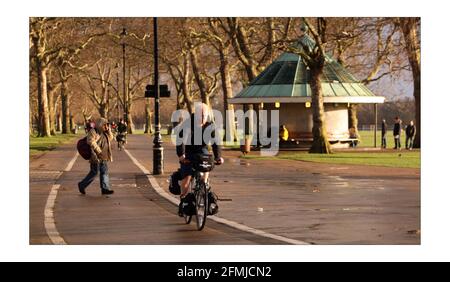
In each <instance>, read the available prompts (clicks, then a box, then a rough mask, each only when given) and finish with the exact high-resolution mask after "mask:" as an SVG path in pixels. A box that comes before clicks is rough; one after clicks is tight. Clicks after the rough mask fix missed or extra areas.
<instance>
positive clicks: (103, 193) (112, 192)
mask: <svg viewBox="0 0 450 282" xmlns="http://www.w3.org/2000/svg"><path fill="white" fill-rule="evenodd" d="M111 194H114V190H107V189H102V195H111Z"/></svg>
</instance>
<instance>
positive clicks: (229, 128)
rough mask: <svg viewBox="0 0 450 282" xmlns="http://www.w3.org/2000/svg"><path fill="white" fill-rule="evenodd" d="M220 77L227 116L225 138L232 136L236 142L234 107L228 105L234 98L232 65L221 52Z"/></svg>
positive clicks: (232, 139)
mask: <svg viewBox="0 0 450 282" xmlns="http://www.w3.org/2000/svg"><path fill="white" fill-rule="evenodd" d="M220 77H221V79H222V91H223V109H224V114H225V119H226V120H224V127H225V136H224V138H226V137H227V136H230V141H236V138H237V136H236V135H237V134H236V125H235V123H234V106H233V105H232V104H228V99H229V98H233V86H232V85H231V76H230V65H229V63H228V61H227V58H226V54H225V53H224V51H223V50H221V51H220Z"/></svg>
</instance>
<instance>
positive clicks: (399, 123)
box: [393, 117, 402, 150]
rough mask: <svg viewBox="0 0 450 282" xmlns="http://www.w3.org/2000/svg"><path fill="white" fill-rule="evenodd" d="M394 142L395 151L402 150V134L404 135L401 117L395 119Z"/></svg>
mask: <svg viewBox="0 0 450 282" xmlns="http://www.w3.org/2000/svg"><path fill="white" fill-rule="evenodd" d="M393 133H394V141H395V147H394V149H398V150H400V148H401V145H400V144H401V142H400V141H401V140H400V138H401V134H402V121H401V120H400V118H399V117H395V124H394V132H393Z"/></svg>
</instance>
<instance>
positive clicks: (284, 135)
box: [279, 124, 289, 144]
mask: <svg viewBox="0 0 450 282" xmlns="http://www.w3.org/2000/svg"><path fill="white" fill-rule="evenodd" d="M279 137H280V144H282V143H285V142H287V141H288V140H289V131H288V130H287V128H286V125H284V124H282V125H281V127H280V133H279Z"/></svg>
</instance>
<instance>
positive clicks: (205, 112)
mask: <svg viewBox="0 0 450 282" xmlns="http://www.w3.org/2000/svg"><path fill="white" fill-rule="evenodd" d="M194 108H195V110H194V114H191V116H190V118H189V119H187V120H185V121H184V122H183V123H182V124H181V125H180V127H178V129H179V130H180V131H178V132H177V138H181V140H180V139H178V142H177V144H179V145H177V147H176V149H177V155H178V159H179V161H180V174H181V179H182V180H181V194H180V204H179V206H178V215H179V216H180V217H182V216H183V208H184V207H186V206H188V205H189V204H190V202H191V201H193V200H194V196H193V194H192V193H188V192H189V185H190V182H191V179H192V176H193V175H194V169H193V167H194V162H195V161H196V160H197V159H199V156H201V155H208V154H209V151H208V144H210V143H211V145H212V149H213V153H214V161H215V163H216V164H218V165H220V164H222V163H223V162H224V159H223V158H222V157H221V148H220V146H219V144H218V142H219V140H218V139H219V138H216V128H215V125H214V123H213V117H212V113H211V111H210V110H209V107H208V106H207V105H206V104H203V103H196V104H195V107H194ZM205 130H210V135H209V136H210V137H211V138H210V140H205V139H208V138H205V137H204V133H205ZM196 132H198V133H201V134H202V135H201V143H200V142H198V144H196V142H195V141H196V140H195V139H196V138H194V134H195V133H196ZM217 137H219V136H218V134H217ZM207 179H208V172H206V173H205V175H204V180H205V181H207Z"/></svg>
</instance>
